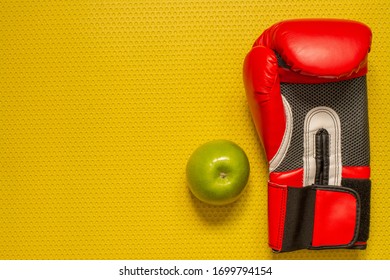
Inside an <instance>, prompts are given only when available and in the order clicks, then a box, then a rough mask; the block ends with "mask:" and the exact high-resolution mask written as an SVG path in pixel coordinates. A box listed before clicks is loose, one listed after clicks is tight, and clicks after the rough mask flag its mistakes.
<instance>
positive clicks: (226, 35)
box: [0, 0, 390, 259]
mask: <svg viewBox="0 0 390 280" xmlns="http://www.w3.org/2000/svg"><path fill="white" fill-rule="evenodd" d="M389 7H390V2H389V1H375V0H371V1H365V0H359V1H352V0H351V1H283V0H280V1H258V0H254V1H249V0H240V1H227V0H225V1H222V0H220V1H195V0H194V1H191V0H190V1H183V0H170V1H166V0H155V1H152V0H139V1H97V0H96V1H87V0H86V1H54V0H53V1H2V2H1V4H0V26H1V29H0V32H1V33H0V258H1V259H389V257H390V253H389V252H390V246H389V231H390V227H389V218H390V217H389V213H390V212H389V205H390V204H389V197H390V188H389V183H390V176H389V173H390V168H389V166H390V145H389V143H388V139H389V136H388V133H389V130H390V116H389V108H390V94H389V88H390V83H389V76H390V75H389V65H390V60H389V50H388V49H389V46H390V33H389V29H390V25H389V14H390V9H389ZM302 17H321V18H323V17H331V18H348V19H354V20H358V21H362V22H364V23H366V24H368V25H369V26H370V27H371V28H372V31H373V35H374V37H373V45H372V51H371V54H370V56H369V68H370V70H369V71H370V72H369V74H368V88H369V109H370V129H371V132H370V133H371V155H372V158H371V161H372V164H371V165H372V180H373V192H372V219H371V233H370V240H369V246H368V249H367V250H366V251H350V250H328V251H306V250H302V251H297V252H291V253H284V254H273V253H271V251H270V249H269V248H268V246H267V221H266V220H267V213H266V180H267V171H266V168H267V167H266V164H265V158H264V154H263V152H262V149H261V146H260V144H259V141H258V138H257V135H256V133H255V130H254V126H253V123H252V121H251V117H250V114H249V111H248V108H247V104H246V99H245V92H244V87H243V82H242V62H243V59H244V57H245V55H246V54H247V52H248V51H249V49H250V47H251V45H252V43H253V41H254V40H255V39H256V38H257V36H258V35H260V33H261V32H262V31H263V30H264V29H265V28H267V27H268V26H270V25H272V24H273V23H275V22H277V21H280V20H284V19H288V18H302ZM212 139H230V140H232V141H235V142H236V143H237V144H239V145H240V146H241V147H242V148H243V149H244V150H245V151H246V153H247V155H248V157H249V159H250V163H251V168H252V169H251V175H250V181H249V185H248V187H247V189H246V191H245V193H244V195H243V196H242V197H241V198H240V200H239V201H237V202H236V203H234V204H232V205H228V206H223V207H213V206H208V205H205V204H203V203H201V202H199V201H198V200H196V199H195V198H194V197H192V195H191V194H190V193H189V191H188V188H187V186H186V181H185V164H186V162H187V159H188V157H189V156H190V154H191V153H192V151H193V150H194V149H195V148H196V147H198V146H199V145H200V144H202V143H204V142H206V141H209V140H212Z"/></svg>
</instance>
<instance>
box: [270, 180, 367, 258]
mask: <svg viewBox="0 0 390 280" xmlns="http://www.w3.org/2000/svg"><path fill="white" fill-rule="evenodd" d="M344 185H346V186H326V185H311V186H306V187H303V188H297V187H289V186H287V185H278V184H275V183H272V182H270V183H269V184H268V196H269V197H268V199H269V200H268V201H269V204H268V212H269V213H268V217H269V243H270V247H271V248H272V249H273V250H274V251H277V252H286V251H294V250H299V249H329V248H365V244H366V241H367V239H368V227H369V225H368V221H369V194H370V181H369V180H349V179H348V180H347V181H346V182H344Z"/></svg>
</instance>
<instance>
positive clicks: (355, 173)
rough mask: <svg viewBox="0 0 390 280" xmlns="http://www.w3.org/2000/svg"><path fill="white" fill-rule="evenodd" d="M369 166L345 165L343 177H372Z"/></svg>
mask: <svg viewBox="0 0 390 280" xmlns="http://www.w3.org/2000/svg"><path fill="white" fill-rule="evenodd" d="M370 173H371V171H370V167H369V166H343V168H342V173H341V177H342V178H352V179H369V178H370Z"/></svg>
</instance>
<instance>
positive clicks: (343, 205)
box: [312, 188, 360, 247]
mask: <svg viewBox="0 0 390 280" xmlns="http://www.w3.org/2000/svg"><path fill="white" fill-rule="evenodd" d="M359 210H360V209H359V200H358V196H357V195H355V194H354V193H353V192H352V191H351V190H346V189H345V190H342V189H340V188H339V189H338V190H335V189H331V190H326V189H325V188H323V189H318V190H317V193H316V201H315V215H314V227H313V239H312V246H313V247H336V246H345V247H348V246H351V245H352V244H353V243H354V242H356V238H357V230H358V228H357V224H358V219H359V214H358V211H359Z"/></svg>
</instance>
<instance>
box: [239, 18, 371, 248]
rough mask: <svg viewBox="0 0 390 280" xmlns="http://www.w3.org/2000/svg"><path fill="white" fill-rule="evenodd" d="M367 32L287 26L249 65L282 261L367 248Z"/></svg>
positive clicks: (342, 25)
mask: <svg viewBox="0 0 390 280" xmlns="http://www.w3.org/2000/svg"><path fill="white" fill-rule="evenodd" d="M371 36H372V35H371V31H370V29H369V28H368V27H367V26H366V25H364V24H361V23H359V22H355V21H349V20H331V19H329V20H324V19H318V20H316V19H306V20H289V21H284V22H280V23H278V24H275V25H273V26H272V27H270V28H269V29H267V30H266V31H264V33H263V34H262V35H261V36H260V37H259V38H258V39H257V40H256V42H255V43H254V45H253V48H252V49H251V51H250V52H249V53H248V55H247V57H246V59H245V62H244V83H245V89H246V93H247V98H248V104H249V107H250V110H251V113H252V118H253V122H254V124H255V126H256V129H257V132H258V135H259V137H260V140H261V142H262V144H263V147H264V150H265V153H266V156H267V159H268V162H269V182H268V227H269V245H270V247H271V248H272V249H273V250H274V251H277V252H285V251H293V250H298V249H325V248H354V249H364V248H366V246H367V240H368V233H369V220H370V188H371V182H370V167H369V164H370V148H369V131H368V110H367V87H366V73H367V55H368V52H369V51H370V44H371Z"/></svg>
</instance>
